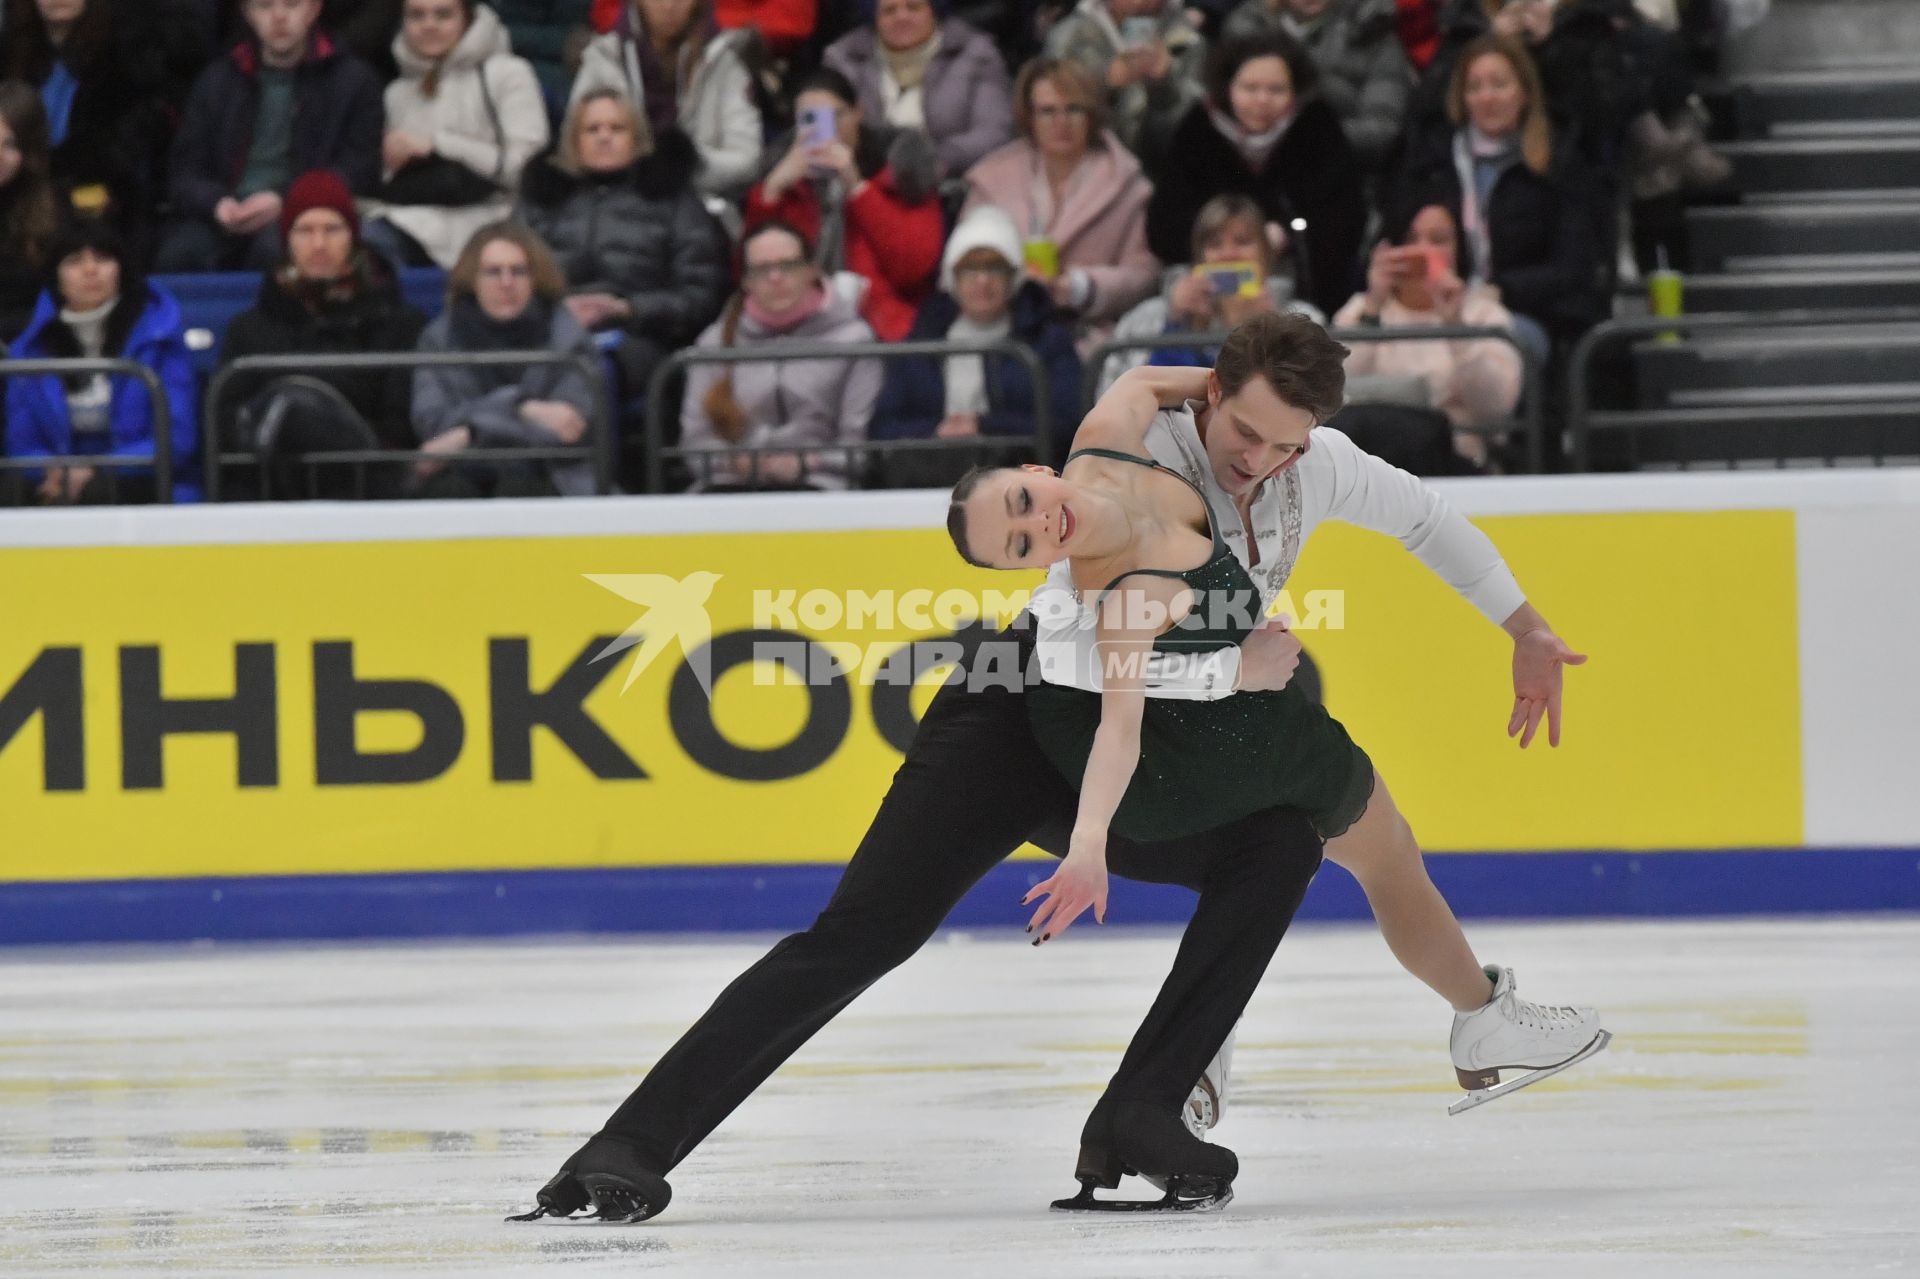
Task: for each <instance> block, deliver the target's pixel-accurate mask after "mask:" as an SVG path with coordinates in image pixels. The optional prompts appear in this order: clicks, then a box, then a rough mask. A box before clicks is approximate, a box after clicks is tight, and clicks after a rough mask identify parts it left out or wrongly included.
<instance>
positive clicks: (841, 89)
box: [793, 67, 860, 107]
mask: <svg viewBox="0 0 1920 1279" xmlns="http://www.w3.org/2000/svg"><path fill="white" fill-rule="evenodd" d="M803 93H831V94H832V95H833V96H834V97H836V98H838V99H840V101H842V102H844V103H846V104H847V105H848V106H849V107H858V106H859V105H860V93H859V91H858V90H856V89H855V88H854V87H853V81H851V80H849V79H847V78H846V77H845V76H843V75H841V74H840V73H839V72H838V71H835V70H834V69H833V68H832V67H815V68H814V69H813V70H811V71H809V72H807V73H806V74H805V75H803V76H801V77H800V82H799V83H798V84H796V85H794V86H793V98H794V100H795V101H798V100H799V97H800V95H801V94H803Z"/></svg>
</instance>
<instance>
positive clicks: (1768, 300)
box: [1686, 270, 1920, 312]
mask: <svg viewBox="0 0 1920 1279" xmlns="http://www.w3.org/2000/svg"><path fill="white" fill-rule="evenodd" d="M1916 305H1920V270H1915V271H1756V272H1751V273H1745V274H1733V275H1729V274H1719V275H1698V274H1696V275H1690V276H1688V277H1687V284H1686V307H1687V310H1689V311H1693V312H1710V311H1799V310H1807V311H1820V310H1837V309H1840V308H1843V307H1883V306H1885V307H1892V306H1916Z"/></svg>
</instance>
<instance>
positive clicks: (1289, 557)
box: [1267, 466, 1301, 604]
mask: <svg viewBox="0 0 1920 1279" xmlns="http://www.w3.org/2000/svg"><path fill="white" fill-rule="evenodd" d="M1300 523H1301V502H1300V468H1299V467H1297V466H1295V467H1288V468H1287V472H1286V474H1285V475H1283V476H1281V478H1280V554H1279V555H1277V556H1275V557H1274V560H1273V562H1272V563H1271V564H1269V565H1268V566H1267V602H1268V603H1269V604H1271V603H1272V602H1273V600H1274V597H1276V596H1277V595H1279V594H1280V588H1281V587H1283V586H1285V585H1286V584H1287V579H1288V578H1289V577H1291V576H1293V565H1294V562H1295V561H1296V560H1298V559H1299V558H1300Z"/></svg>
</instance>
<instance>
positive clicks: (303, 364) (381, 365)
mask: <svg viewBox="0 0 1920 1279" xmlns="http://www.w3.org/2000/svg"><path fill="white" fill-rule="evenodd" d="M546 364H571V365H572V366H574V367H575V368H577V369H579V370H580V371H581V372H582V373H583V374H585V375H586V379H587V387H588V391H589V393H590V394H591V395H592V397H593V411H592V413H591V414H590V416H589V417H588V420H587V437H588V438H587V439H585V440H583V441H582V442H581V443H579V444H570V445H557V446H552V447H540V448H466V449H462V450H460V452H459V453H458V454H457V455H449V454H445V453H431V452H428V451H426V450H424V449H338V450H331V451H315V452H311V453H303V454H300V455H299V460H300V462H301V463H302V464H304V465H306V466H307V468H308V471H307V474H308V478H309V481H310V482H311V481H312V480H313V478H314V476H315V471H314V469H313V468H315V467H318V466H322V465H329V464H331V465H352V466H355V467H359V468H364V467H366V466H368V465H373V464H378V463H382V462H410V461H417V460H419V459H421V458H432V459H434V460H436V461H442V462H447V463H458V462H467V461H474V462H504V461H557V460H574V461H587V462H591V463H592V464H593V484H594V491H595V492H596V493H602V494H605V493H610V492H612V491H613V426H612V414H611V412H610V410H609V407H608V396H607V381H606V380H607V369H606V367H605V366H604V365H603V364H602V363H601V362H600V361H599V360H597V359H595V358H593V357H589V356H587V355H585V354H583V353H581V352H577V351H379V352H368V353H366V354H358V353H355V354H343V353H336V354H327V355H247V356H242V357H241V358H239V359H237V360H235V361H233V363H231V364H227V365H223V366H221V368H220V369H219V370H218V371H217V372H215V373H214V375H213V380H212V381H210V382H208V383H207V398H206V406H205V409H204V411H203V412H202V414H201V439H202V441H203V448H202V450H201V451H202V453H203V455H204V456H205V458H206V463H205V465H206V486H207V489H206V496H207V501H209V502H217V501H219V500H220V472H221V468H222V467H225V466H238V465H245V464H250V463H258V462H259V460H260V459H259V455H258V454H256V453H224V452H222V451H221V450H220V410H221V408H222V406H223V405H224V402H225V400H226V396H227V389H228V387H229V385H230V384H231V383H232V381H233V379H234V378H235V377H238V376H240V375H242V374H249V373H252V374H263V373H264V374H272V373H307V374H314V373H330V372H346V371H359V370H369V369H372V370H378V369H421V368H462V367H466V368H490V367H495V366H499V365H508V366H511V367H515V368H534V367H537V366H540V365H546ZM409 429H411V424H409ZM360 474H361V475H362V476H363V477H364V474H365V472H364V470H361V471H360ZM309 487H311V483H310V485H309Z"/></svg>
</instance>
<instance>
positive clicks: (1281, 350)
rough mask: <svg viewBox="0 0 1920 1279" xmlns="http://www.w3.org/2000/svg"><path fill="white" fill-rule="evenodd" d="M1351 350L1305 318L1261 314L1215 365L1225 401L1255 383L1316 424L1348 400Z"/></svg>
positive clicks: (1239, 333) (1234, 337) (1232, 337)
mask: <svg viewBox="0 0 1920 1279" xmlns="http://www.w3.org/2000/svg"><path fill="white" fill-rule="evenodd" d="M1346 360H1347V348H1346V347H1344V346H1342V345H1340V343H1338V342H1336V341H1334V340H1333V339H1332V338H1330V337H1328V336H1327V331H1326V330H1325V329H1323V328H1321V327H1320V326H1319V325H1318V324H1315V323H1314V322H1313V321H1312V320H1309V319H1308V318H1307V317H1306V316H1304V315H1296V314H1294V313H1292V312H1285V313H1275V312H1271V311H1269V312H1267V313H1266V314H1264V315H1256V316H1254V317H1253V318H1252V319H1251V320H1248V321H1247V322H1246V323H1245V324H1242V325H1241V326H1240V327H1239V328H1237V329H1235V330H1234V331H1233V332H1232V333H1231V334H1230V335H1228V337H1227V341H1226V344H1225V345H1224V346H1222V347H1221V348H1220V357H1219V358H1218V359H1216V360H1215V361H1214V362H1213V371H1214V375H1215V376H1217V377H1218V378H1219V379H1220V393H1221V395H1222V396H1232V395H1238V394H1239V393H1240V390H1241V388H1243V387H1245V386H1246V384H1247V383H1249V382H1251V381H1253V379H1254V378H1256V377H1258V378H1265V379H1266V382H1267V385H1268V386H1270V387H1272V388H1273V393H1274V394H1275V395H1277V396H1279V397H1280V398H1281V399H1282V400H1285V401H1286V402H1287V403H1288V404H1291V405H1293V407H1295V408H1298V409H1305V410H1306V411H1307V412H1309V413H1311V414H1313V421H1314V425H1316V426H1318V425H1319V424H1320V423H1322V422H1324V421H1326V420H1327V419H1328V418H1330V417H1332V416H1333V415H1334V414H1335V413H1338V412H1339V411H1340V406H1341V405H1342V404H1344V403H1345V402H1346V395H1347V365H1346Z"/></svg>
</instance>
